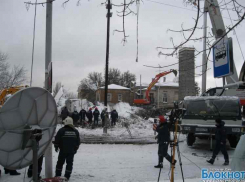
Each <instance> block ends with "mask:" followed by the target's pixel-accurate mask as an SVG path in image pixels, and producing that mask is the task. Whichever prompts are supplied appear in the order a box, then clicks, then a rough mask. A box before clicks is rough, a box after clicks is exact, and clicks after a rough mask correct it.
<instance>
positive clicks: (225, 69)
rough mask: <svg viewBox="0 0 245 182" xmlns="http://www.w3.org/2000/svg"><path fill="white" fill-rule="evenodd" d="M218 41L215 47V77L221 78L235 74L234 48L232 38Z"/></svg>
mask: <svg viewBox="0 0 245 182" xmlns="http://www.w3.org/2000/svg"><path fill="white" fill-rule="evenodd" d="M217 41H218V43H217V44H216V45H215V46H214V47H213V63H214V64H213V65H214V78H221V77H225V76H229V75H232V74H233V48H232V39H231V38H229V39H228V38H227V37H224V38H222V40H220V39H218V40H217Z"/></svg>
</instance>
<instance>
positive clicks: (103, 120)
mask: <svg viewBox="0 0 245 182" xmlns="http://www.w3.org/2000/svg"><path fill="white" fill-rule="evenodd" d="M104 126H105V119H102V127H104Z"/></svg>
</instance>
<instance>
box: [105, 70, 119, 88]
mask: <svg viewBox="0 0 245 182" xmlns="http://www.w3.org/2000/svg"><path fill="white" fill-rule="evenodd" d="M120 77H121V71H120V70H119V69H117V68H110V69H109V72H108V84H117V85H120Z"/></svg>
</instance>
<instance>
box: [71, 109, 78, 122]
mask: <svg viewBox="0 0 245 182" xmlns="http://www.w3.org/2000/svg"><path fill="white" fill-rule="evenodd" d="M71 117H72V119H73V122H74V123H77V122H78V120H79V114H78V112H77V111H74V112H73V113H72V116H71Z"/></svg>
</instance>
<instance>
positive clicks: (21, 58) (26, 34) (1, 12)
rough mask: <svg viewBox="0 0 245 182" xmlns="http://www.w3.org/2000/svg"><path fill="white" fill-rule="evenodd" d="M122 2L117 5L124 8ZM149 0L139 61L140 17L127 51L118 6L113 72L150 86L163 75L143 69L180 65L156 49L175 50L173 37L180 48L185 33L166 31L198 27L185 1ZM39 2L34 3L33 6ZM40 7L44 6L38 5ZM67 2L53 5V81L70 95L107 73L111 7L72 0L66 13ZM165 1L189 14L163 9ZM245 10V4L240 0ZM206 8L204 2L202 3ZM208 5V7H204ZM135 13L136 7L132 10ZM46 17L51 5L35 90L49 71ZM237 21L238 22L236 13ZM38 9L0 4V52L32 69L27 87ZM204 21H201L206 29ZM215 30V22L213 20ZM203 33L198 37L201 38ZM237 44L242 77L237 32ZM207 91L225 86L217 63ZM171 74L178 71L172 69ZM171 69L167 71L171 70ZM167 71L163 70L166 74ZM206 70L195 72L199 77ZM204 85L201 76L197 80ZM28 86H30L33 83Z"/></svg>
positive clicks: (131, 22) (39, 32)
mask: <svg viewBox="0 0 245 182" xmlns="http://www.w3.org/2000/svg"><path fill="white" fill-rule="evenodd" d="M121 1H122V0H114V1H113V3H117V4H119V3H120V2H121ZM154 1H155V2H152V1H149V0H144V3H142V4H141V5H140V12H139V61H138V63H137V62H136V61H135V60H136V20H137V19H136V16H134V15H129V16H127V17H126V18H125V28H126V34H127V35H129V37H128V39H127V43H126V44H125V46H123V44H122V43H121V41H122V38H123V35H122V34H121V33H116V32H115V33H114V34H113V30H115V29H119V30H121V29H122V19H121V18H119V17H117V16H116V11H120V9H118V8H116V7H113V9H112V12H113V16H112V19H111V41H110V62H109V67H110V68H118V69H120V70H121V71H122V72H124V71H127V70H129V71H130V72H132V73H134V74H135V75H136V76H137V80H138V81H139V78H140V74H141V75H142V82H147V83H149V82H150V81H151V78H153V77H154V76H155V75H156V74H157V73H158V72H159V70H158V69H152V68H147V67H144V66H143V65H152V66H158V65H161V66H165V65H168V64H172V63H176V62H177V61H178V58H177V57H165V56H160V57H159V56H158V51H157V50H156V47H158V46H162V47H169V46H171V42H170V37H174V41H175V42H176V44H177V43H178V42H180V41H181V40H183V39H182V38H181V35H180V34H174V33H171V32H167V29H174V30H179V29H180V28H181V24H182V23H183V25H184V27H186V28H189V27H192V26H193V25H194V20H193V18H194V17H195V16H196V12H195V9H194V8H192V7H191V6H185V4H183V0H154ZM32 2H34V0H33V1H32ZM38 2H43V0H39V1H38ZM63 2H64V1H63V0H56V1H55V2H54V3H53V52H52V61H53V78H54V80H53V81H54V83H55V82H57V81H60V82H62V84H63V85H64V86H65V88H67V89H68V90H70V91H73V92H76V91H77V87H78V85H79V82H80V80H81V79H83V78H85V77H86V76H87V75H88V73H90V72H93V71H96V72H102V73H104V67H105V57H106V56H105V55H106V54H105V53H106V52H105V51H106V21H107V20H106V8H105V6H101V5H100V4H101V3H102V2H104V1H103V0H90V1H88V0H81V3H80V6H77V0H70V2H69V3H68V4H67V5H66V7H65V8H64V7H63V6H62V3H63ZM156 2H162V3H166V4H170V5H175V6H179V7H182V8H187V9H190V10H186V9H180V8H176V7H171V6H167V5H164V4H159V3H156ZM238 2H240V3H241V4H243V5H245V2H244V0H238ZM202 3H203V2H202ZM202 6H203V4H202ZM132 8H133V9H135V6H133V7H132ZM45 16H46V6H45V7H42V6H38V7H37V24H36V41H35V56H34V68H33V73H34V74H33V86H40V87H42V86H43V83H44V66H45V25H46V24H45V21H46V20H45ZM223 16H224V17H225V18H224V21H225V24H226V25H230V24H231V22H230V20H229V19H228V18H227V17H228V14H227V12H226V11H223ZM232 17H235V16H234V14H233V13H232ZM33 19H34V6H30V8H29V10H28V11H27V9H26V6H25V4H24V0H0V25H1V28H0V51H2V52H4V53H7V54H8V56H9V59H8V61H9V63H10V64H11V65H23V66H25V68H26V69H27V70H28V72H27V76H28V83H29V80H30V67H31V51H32V36H33V34H32V33H33ZM202 22H203V20H202V19H201V20H200V25H202ZM208 23H209V25H210V21H209V19H208ZM244 32H245V22H242V23H241V25H240V26H239V27H238V28H237V29H236V33H237V36H238V37H239V41H240V44H241V47H242V50H243V52H244V53H245V36H244ZM201 35H202V31H199V32H197V33H196V36H195V37H198V36H201ZM229 36H231V37H233V42H234V60H235V63H236V67H237V70H238V74H239V73H240V69H241V67H242V64H243V62H244V61H243V59H242V56H241V52H240V50H239V47H238V43H237V40H236V38H235V35H234V33H233V32H231V33H230V34H229ZM186 46H191V47H193V46H195V47H196V48H198V49H199V50H201V47H202V41H200V42H199V41H198V42H197V43H193V42H190V43H188V44H187V45H186ZM201 59H202V58H201V56H199V57H197V58H196V65H197V66H198V65H201V64H202V63H201V62H202V60H201ZM208 67H209V68H211V69H210V70H209V71H208V81H207V88H210V87H214V86H221V84H222V81H221V80H220V79H214V78H213V70H212V63H211V62H209V66H208ZM170 68H171V69H173V68H176V69H178V66H177V65H176V66H173V67H170ZM170 68H166V69H164V70H168V69H170ZM161 71H163V70H161ZM200 73H201V69H197V70H196V74H200ZM173 78H174V76H173V75H169V76H167V81H172V80H173ZM196 81H197V82H198V83H199V85H201V77H196ZM28 83H27V84H28Z"/></svg>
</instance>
